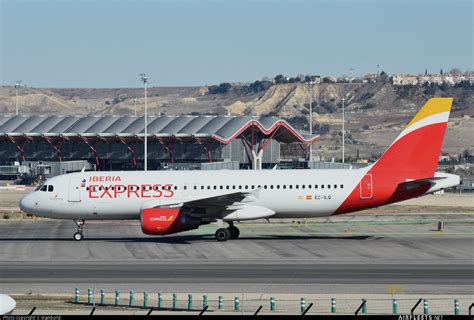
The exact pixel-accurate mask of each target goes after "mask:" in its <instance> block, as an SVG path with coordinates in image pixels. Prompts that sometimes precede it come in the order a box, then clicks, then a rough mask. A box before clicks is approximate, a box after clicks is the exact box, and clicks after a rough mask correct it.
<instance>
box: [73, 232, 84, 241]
mask: <svg viewBox="0 0 474 320" xmlns="http://www.w3.org/2000/svg"><path fill="white" fill-rule="evenodd" d="M74 240H76V241H81V240H82V233H81V232H76V233H75V234H74Z"/></svg>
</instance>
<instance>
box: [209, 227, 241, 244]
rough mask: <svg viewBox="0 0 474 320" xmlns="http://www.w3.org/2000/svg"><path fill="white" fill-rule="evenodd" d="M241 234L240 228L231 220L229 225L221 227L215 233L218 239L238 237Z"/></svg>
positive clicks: (224, 239) (225, 239)
mask: <svg viewBox="0 0 474 320" xmlns="http://www.w3.org/2000/svg"><path fill="white" fill-rule="evenodd" d="M239 235H240V230H239V228H237V227H236V226H234V223H233V222H229V227H227V228H219V229H217V231H216V233H215V235H214V236H215V237H216V240H217V241H227V240H229V239H237V238H238V237H239Z"/></svg>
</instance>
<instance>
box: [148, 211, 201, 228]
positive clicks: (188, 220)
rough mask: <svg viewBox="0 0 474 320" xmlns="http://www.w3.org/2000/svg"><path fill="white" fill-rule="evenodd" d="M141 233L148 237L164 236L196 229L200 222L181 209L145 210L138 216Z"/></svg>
mask: <svg viewBox="0 0 474 320" xmlns="http://www.w3.org/2000/svg"><path fill="white" fill-rule="evenodd" d="M140 222H141V225H142V231H143V233H145V234H150V235H165V234H172V233H177V232H182V231H187V230H193V229H197V228H198V227H199V226H200V225H201V220H200V219H198V218H194V217H191V216H190V215H189V214H186V213H185V212H183V210H182V208H147V209H142V212H141V214H140Z"/></svg>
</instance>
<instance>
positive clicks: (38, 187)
mask: <svg viewBox="0 0 474 320" xmlns="http://www.w3.org/2000/svg"><path fill="white" fill-rule="evenodd" d="M42 186H43V185H42V184H40V185H39V186H37V187H36V189H35V191H38V190H39V189H41V187H42Z"/></svg>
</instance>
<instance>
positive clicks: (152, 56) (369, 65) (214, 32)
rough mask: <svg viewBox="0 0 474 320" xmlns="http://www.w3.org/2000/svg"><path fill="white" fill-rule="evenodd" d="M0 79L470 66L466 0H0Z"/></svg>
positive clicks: (229, 76)
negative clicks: (378, 66)
mask: <svg viewBox="0 0 474 320" xmlns="http://www.w3.org/2000/svg"><path fill="white" fill-rule="evenodd" d="M0 3H1V6H0V10H1V26H0V27H1V29H0V35H1V41H0V44H1V51H0V52H1V58H0V59H1V61H0V83H1V84H2V85H5V84H12V83H14V82H15V80H18V79H21V80H23V82H25V83H26V84H28V85H30V86H35V87H136V86H140V83H139V79H138V74H139V73H140V72H146V73H147V74H148V75H149V77H150V83H151V85H153V86H173V85H179V86H187V85H204V84H214V83H220V82H223V81H230V82H232V81H244V82H247V81H254V80H256V79H261V78H262V77H264V76H268V77H273V76H275V75H277V74H279V73H282V74H285V75H291V76H294V75H297V74H300V73H303V74H307V73H311V74H321V75H342V74H349V69H350V68H351V67H352V68H354V73H355V74H357V75H361V74H365V73H369V72H375V71H376V68H377V64H380V65H381V68H382V69H383V70H385V71H387V72H388V73H390V74H391V73H394V72H412V73H417V72H423V71H424V70H425V68H428V70H430V71H438V70H439V69H440V68H443V69H444V70H449V69H450V68H452V67H459V68H461V69H463V70H466V69H472V68H473V41H474V40H473V28H474V27H473V15H474V5H473V3H474V1H472V0H465V1H460V0H454V1H448V0H446V1H441V0H434V1H427V0H423V1H422V0H418V1H416V0H415V1H414V0H411V1H408V0H407V1H387V0H378V1H375V0H374V1H367V0H366V1H340V0H339V1H329V0H326V1H309V0H307V1H303V0H296V1H290V0H288V1H283V0H278V1H277V0H274V1H270V0H266V1H262V0H260V1H236V0H235V1H224V0H222V1H218V0H214V1H191V0H180V1H144V0H129V1H123V0H122V1H110V0H102V1H98V0H97V1H71V0H64V1H59V0H56V1H53V0H37V1H33V0H30V1H13V0H0Z"/></svg>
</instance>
